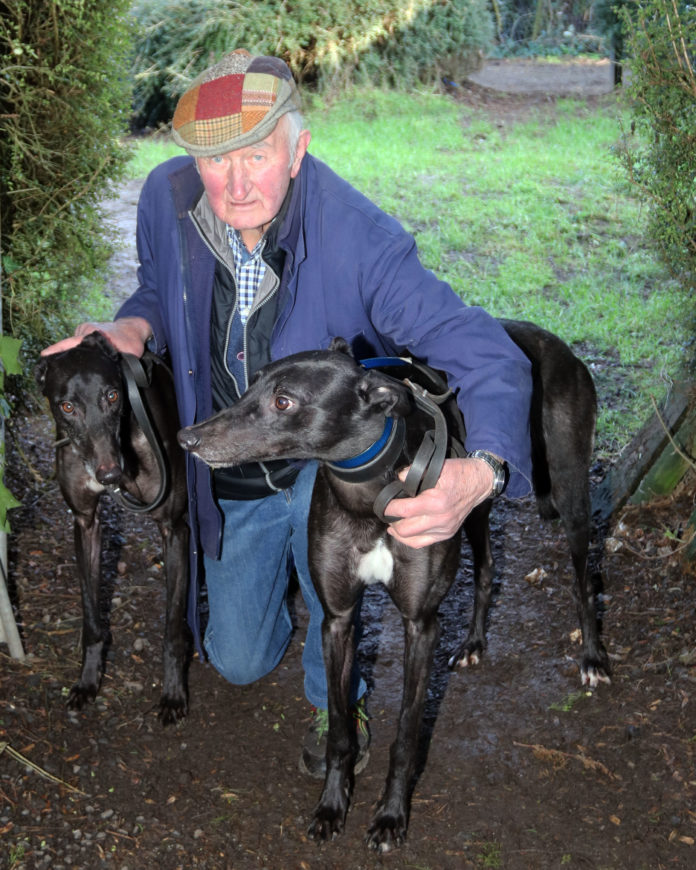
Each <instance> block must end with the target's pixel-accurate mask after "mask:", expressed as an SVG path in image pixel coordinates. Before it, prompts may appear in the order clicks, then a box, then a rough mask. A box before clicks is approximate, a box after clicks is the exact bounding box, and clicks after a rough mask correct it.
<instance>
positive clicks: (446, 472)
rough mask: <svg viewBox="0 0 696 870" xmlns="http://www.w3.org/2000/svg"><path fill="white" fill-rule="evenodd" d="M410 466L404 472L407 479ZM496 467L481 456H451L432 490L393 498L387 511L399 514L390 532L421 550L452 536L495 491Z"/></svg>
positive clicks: (407, 544) (390, 514)
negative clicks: (470, 457)
mask: <svg viewBox="0 0 696 870" xmlns="http://www.w3.org/2000/svg"><path fill="white" fill-rule="evenodd" d="M407 472H408V469H404V470H403V471H401V472H400V474H399V477H400V478H401V480H403V479H404V478H405V477H406V474H407ZM493 479H494V475H493V469H492V468H491V467H490V466H489V465H487V464H486V463H485V462H482V461H481V460H480V459H447V460H445V464H444V465H443V466H442V472H441V474H440V477H439V479H438V481H437V483H436V484H435V486H434V487H433V488H432V489H426V490H425V491H424V492H422V493H420V495H417V496H415V497H414V498H395V499H392V500H391V501H390V502H389V504H388V505H387V506H386V508H385V509H384V512H385V514H387V515H388V516H392V517H399V518H400V519H399V520H398V521H397V522H394V523H391V525H390V526H389V528H388V529H387V532H388V533H389V534H390V535H391V536H392V537H394V538H396V539H397V541H401V543H402V544H406V546H408V547H413V548H414V549H417V550H418V549H420V548H421V547H427V546H428V545H429V544H434V543H436V542H437V541H445V540H447V539H448V538H451V537H452V535H454V534H455V532H457V530H458V529H459V528H460V527H461V525H462V523H463V522H464V520H465V519H466V518H467V516H468V515H469V513H470V511H471V510H473V508H475V507H476V505H478V504H481V502H482V501H485V500H486V499H487V498H488V496H489V495H490V494H491V492H492V490H493Z"/></svg>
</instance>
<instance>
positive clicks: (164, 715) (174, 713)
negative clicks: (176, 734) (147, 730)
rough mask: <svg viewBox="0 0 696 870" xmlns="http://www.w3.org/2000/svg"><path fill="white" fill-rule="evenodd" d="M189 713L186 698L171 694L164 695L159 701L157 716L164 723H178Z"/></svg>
mask: <svg viewBox="0 0 696 870" xmlns="http://www.w3.org/2000/svg"><path fill="white" fill-rule="evenodd" d="M187 715H188V701H187V700H186V698H185V697H184V698H181V697H177V698H174V697H172V696H170V695H162V697H161V698H160V702H159V712H158V713H157V718H158V719H159V720H160V722H161V723H162V725H176V723H177V722H178V721H179V720H180V719H183V718H184V717H185V716H187Z"/></svg>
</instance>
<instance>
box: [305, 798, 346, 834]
mask: <svg viewBox="0 0 696 870" xmlns="http://www.w3.org/2000/svg"><path fill="white" fill-rule="evenodd" d="M345 818H346V813H345V810H341V809H335V808H333V807H322V806H321V805H319V806H318V807H317V808H316V810H315V811H314V818H313V819H312V823H311V824H310V826H309V828H307V833H308V834H309V836H310V837H311V838H312V839H313V840H334V839H335V838H336V837H337V836H338V835H339V834H340V833H341V832H342V831H343V824H344V822H345Z"/></svg>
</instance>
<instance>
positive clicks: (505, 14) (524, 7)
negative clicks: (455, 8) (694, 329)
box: [491, 0, 612, 57]
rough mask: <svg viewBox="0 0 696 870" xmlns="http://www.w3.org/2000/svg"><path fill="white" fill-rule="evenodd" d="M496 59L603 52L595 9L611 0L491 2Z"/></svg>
mask: <svg viewBox="0 0 696 870" xmlns="http://www.w3.org/2000/svg"><path fill="white" fill-rule="evenodd" d="M491 3H492V4H493V8H494V10H495V13H496V16H495V17H496V25H497V33H496V35H497V47H496V49H495V51H494V54H495V55H496V56H499V57H505V56H516V57H519V56H524V57H537V56H543V57H564V56H575V55H578V54H587V53H592V52H600V53H604V52H606V49H607V46H606V44H605V40H604V36H605V35H606V34H605V32H604V30H603V28H602V27H599V28H598V29H596V28H595V27H594V24H595V23H596V22H595V9H596V8H597V6H598V5H601V4H611V3H612V0H571V2H568V0H491Z"/></svg>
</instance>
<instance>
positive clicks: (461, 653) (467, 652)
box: [447, 642, 483, 670]
mask: <svg viewBox="0 0 696 870" xmlns="http://www.w3.org/2000/svg"><path fill="white" fill-rule="evenodd" d="M482 654H483V646H482V644H480V643H478V642H476V643H468V642H467V643H463V644H462V645H461V646H460V647H459V649H458V650H457V651H456V652H455V653H454V655H452V656H450V659H449V661H448V662H447V665H448V667H449V668H450V670H455V669H456V668H468V667H474V666H475V665H477V664H479V662H480V661H481V656H482Z"/></svg>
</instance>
